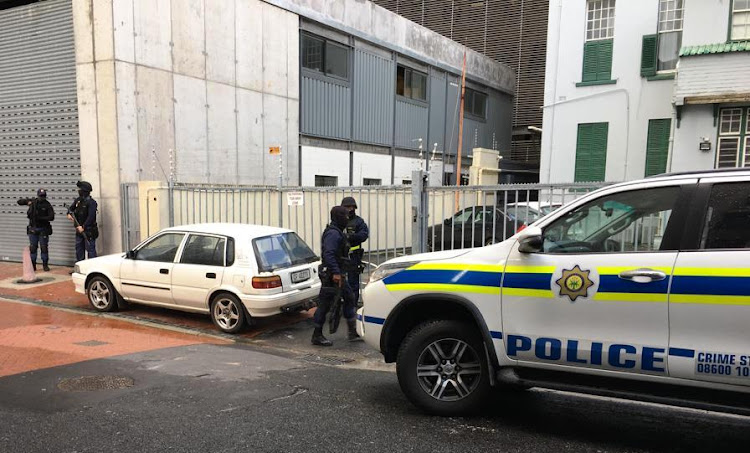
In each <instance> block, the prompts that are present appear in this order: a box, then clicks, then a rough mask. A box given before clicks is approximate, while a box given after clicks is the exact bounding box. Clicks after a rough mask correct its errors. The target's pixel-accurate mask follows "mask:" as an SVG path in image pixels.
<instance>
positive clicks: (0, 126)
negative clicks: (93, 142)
mask: <svg viewBox="0 0 750 453" xmlns="http://www.w3.org/2000/svg"><path fill="white" fill-rule="evenodd" d="M71 3H72V2H71V0H48V1H43V2H39V3H34V4H31V5H27V6H21V7H17V8H11V9H7V10H3V11H0V231H1V232H2V233H0V260H11V261H18V260H20V259H21V251H22V247H23V245H25V244H27V243H28V240H27V238H26V225H27V219H26V209H27V208H26V207H25V206H19V205H18V204H17V203H16V201H17V200H18V199H19V198H21V197H35V196H36V191H37V189H38V188H40V187H44V188H46V189H47V191H48V199H49V201H50V202H51V203H52V205H53V207H54V208H55V214H56V217H55V222H53V223H52V227H53V229H54V234H53V236H52V237H51V240H50V262H52V263H53V264H70V263H72V262H73V260H74V256H75V253H74V240H73V234H72V227H71V226H70V224H69V222H68V221H67V219H65V216H64V213H65V211H66V209H67V208H66V204H69V203H70V202H71V201H72V200H73V198H74V197H75V183H76V181H77V180H78V179H79V178H80V176H81V164H80V146H79V140H78V104H77V99H76V66H75V47H74V42H73V14H72V6H71Z"/></svg>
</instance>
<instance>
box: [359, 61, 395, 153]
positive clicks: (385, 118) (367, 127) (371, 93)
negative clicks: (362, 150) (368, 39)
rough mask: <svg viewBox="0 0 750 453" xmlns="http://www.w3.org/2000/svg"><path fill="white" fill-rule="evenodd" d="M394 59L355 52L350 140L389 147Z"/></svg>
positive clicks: (391, 138)
mask: <svg viewBox="0 0 750 453" xmlns="http://www.w3.org/2000/svg"><path fill="white" fill-rule="evenodd" d="M394 77H395V75H394V69H393V60H391V59H387V58H383V57H381V56H379V55H373V54H372V53H370V52H365V51H362V50H360V49H356V50H355V51H354V128H353V134H352V135H353V138H352V139H353V140H356V141H358V142H362V143H370V144H377V145H385V146H390V145H391V143H392V142H393V132H392V130H393V100H394V97H395V90H396V87H395V80H394Z"/></svg>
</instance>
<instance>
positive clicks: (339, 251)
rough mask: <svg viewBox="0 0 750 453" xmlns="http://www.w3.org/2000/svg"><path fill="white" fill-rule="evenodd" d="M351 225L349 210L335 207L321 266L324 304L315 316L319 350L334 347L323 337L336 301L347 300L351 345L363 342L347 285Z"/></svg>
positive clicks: (323, 244) (321, 299)
mask: <svg viewBox="0 0 750 453" xmlns="http://www.w3.org/2000/svg"><path fill="white" fill-rule="evenodd" d="M348 221H349V216H348V213H347V210H346V208H344V207H343V206H334V208H333V209H331V223H330V224H329V225H328V226H327V227H326V229H325V231H323V239H322V246H321V249H322V253H321V255H322V261H323V264H321V266H320V282H321V284H322V286H321V288H320V301H319V302H318V309H317V310H316V311H315V316H313V322H314V323H315V331H313V335H312V344H314V345H318V346H331V345H332V344H333V343H331V342H330V341H329V340H328V339H327V338H326V337H324V336H323V325H324V324H325V322H326V315H327V314H328V311H329V310H330V309H331V306H332V305H333V303H334V301H335V300H336V297H343V298H344V306H343V313H344V318H345V319H346V323H347V326H348V328H349V335H348V337H349V341H356V340H359V339H360V336H359V335H357V328H356V322H355V317H354V316H355V313H354V310H355V308H354V305H355V301H354V294H352V290H351V288H350V287H349V285H347V283H346V274H347V273H348V272H350V271H351V270H352V265H351V261H350V260H349V243H348V242H347V240H346V235H345V234H344V230H345V229H346V225H347V223H348Z"/></svg>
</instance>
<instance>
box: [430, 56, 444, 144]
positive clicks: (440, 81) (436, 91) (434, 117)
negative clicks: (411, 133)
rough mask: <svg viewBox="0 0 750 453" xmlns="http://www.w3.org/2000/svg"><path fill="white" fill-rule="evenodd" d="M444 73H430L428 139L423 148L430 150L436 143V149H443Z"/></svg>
mask: <svg viewBox="0 0 750 453" xmlns="http://www.w3.org/2000/svg"><path fill="white" fill-rule="evenodd" d="M445 106H446V103H445V74H444V73H435V72H434V71H433V74H430V139H429V140H428V141H427V144H426V146H425V149H426V150H428V151H430V152H432V148H433V146H434V145H435V143H437V149H438V151H441V152H442V151H443V150H445V127H446V126H445V123H446V121H445V114H446V108H445Z"/></svg>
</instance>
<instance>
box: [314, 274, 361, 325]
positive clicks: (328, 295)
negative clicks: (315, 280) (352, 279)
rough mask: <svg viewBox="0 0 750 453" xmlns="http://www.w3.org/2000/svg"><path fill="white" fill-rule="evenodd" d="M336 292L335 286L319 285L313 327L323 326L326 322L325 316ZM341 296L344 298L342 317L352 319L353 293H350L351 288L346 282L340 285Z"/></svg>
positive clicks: (353, 309)
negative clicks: (318, 296)
mask: <svg viewBox="0 0 750 453" xmlns="http://www.w3.org/2000/svg"><path fill="white" fill-rule="evenodd" d="M336 293H337V290H336V287H335V286H326V285H324V286H321V287H320V298H319V299H320V300H319V301H318V309H317V310H315V315H313V323H314V324H315V327H323V325H324V324H325V323H326V316H327V315H328V312H329V311H330V310H331V307H332V306H333V302H334V299H335V298H336ZM341 296H342V297H343V298H344V309H343V312H344V313H343V314H344V319H354V315H355V313H354V312H355V302H354V294H353V293H352V289H351V288H350V287H349V285H348V284H346V283H344V284H343V285H342V286H341Z"/></svg>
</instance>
